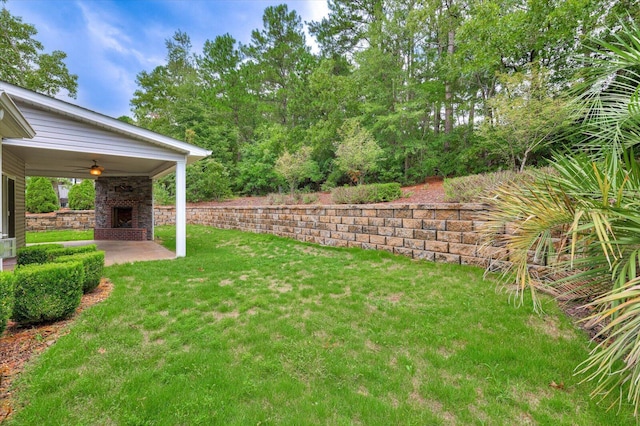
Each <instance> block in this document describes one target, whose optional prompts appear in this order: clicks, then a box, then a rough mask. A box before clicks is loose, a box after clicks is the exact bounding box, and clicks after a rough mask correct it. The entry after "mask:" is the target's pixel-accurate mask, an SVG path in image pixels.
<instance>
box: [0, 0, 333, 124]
mask: <svg viewBox="0 0 640 426" xmlns="http://www.w3.org/2000/svg"><path fill="white" fill-rule="evenodd" d="M281 3H286V4H287V5H288V6H289V10H295V11H296V12H297V13H298V15H299V16H300V17H301V19H302V21H303V22H309V21H319V20H321V19H322V17H324V16H326V14H327V13H328V7H327V1H326V0H280V1H270V0H8V1H7V2H6V3H5V4H4V7H6V8H7V9H8V10H9V12H10V13H11V14H12V15H13V16H17V17H21V18H22V21H23V22H24V23H28V24H32V25H34V26H35V27H36V30H37V31H38V34H37V35H36V36H35V39H36V40H38V41H40V42H41V43H42V44H43V45H44V52H46V53H50V52H52V51H53V50H61V51H63V52H65V53H66V54H67V58H66V60H65V63H66V65H67V68H68V69H69V72H71V73H72V74H76V75H77V76H78V94H77V97H76V99H70V98H68V97H67V96H66V91H63V92H65V93H61V94H60V95H59V96H58V97H59V98H60V99H63V100H65V101H68V102H71V103H73V104H76V105H79V106H82V107H84V108H88V109H90V110H93V111H96V112H99V113H101V114H105V115H108V116H111V117H115V118H117V117H120V116H122V115H128V116H132V113H131V106H130V105H129V102H130V101H131V99H132V97H133V92H134V91H135V90H136V88H137V86H136V75H137V74H138V73H139V72H141V71H151V70H153V69H154V68H155V67H156V66H158V65H163V64H165V59H166V47H165V40H166V39H169V38H171V37H172V36H173V34H174V33H175V32H176V31H178V30H181V31H183V32H186V33H187V34H188V35H189V37H190V38H191V43H192V45H193V51H194V52H195V53H201V52H202V46H203V45H204V42H205V41H206V40H213V39H214V38H215V37H216V36H218V35H222V34H225V33H229V34H231V35H232V36H233V37H234V38H235V39H236V40H238V41H239V42H242V43H245V44H248V43H249V42H250V39H251V31H252V30H254V29H262V28H263V24H262V15H263V12H264V9H265V8H266V7H268V6H275V5H278V4H281ZM0 6H1V4H0ZM305 29H306V25H305ZM307 44H308V45H309V46H311V47H312V50H314V49H316V46H315V42H314V40H313V38H312V37H311V36H310V35H308V33H307Z"/></svg>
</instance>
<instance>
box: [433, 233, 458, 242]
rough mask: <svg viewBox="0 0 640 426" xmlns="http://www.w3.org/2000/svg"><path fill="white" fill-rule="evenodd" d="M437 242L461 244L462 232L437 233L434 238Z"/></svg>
mask: <svg viewBox="0 0 640 426" xmlns="http://www.w3.org/2000/svg"><path fill="white" fill-rule="evenodd" d="M436 239H437V240H438V241H448V242H451V243H460V242H462V232H449V231H438V234H437V236H436Z"/></svg>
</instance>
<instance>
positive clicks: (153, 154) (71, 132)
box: [7, 103, 184, 161]
mask: <svg viewBox="0 0 640 426" xmlns="http://www.w3.org/2000/svg"><path fill="white" fill-rule="evenodd" d="M18 106H19V108H20V111H22V113H23V115H24V116H25V118H26V119H27V120H28V121H29V123H30V124H31V126H32V127H33V128H34V129H35V130H36V136H35V137H34V138H33V139H30V140H29V145H30V146H32V147H33V148H45V149H55V150H60V151H73V152H93V153H104V154H108V155H120V156H126V157H140V158H153V159H158V160H168V161H176V160H179V159H183V158H184V154H183V155H181V154H178V153H176V152H175V151H171V150H168V149H166V148H163V147H160V146H154V145H151V144H150V143H149V142H144V141H139V140H136V139H132V138H130V137H127V136H125V135H120V134H118V133H114V132H113V131H107V130H102V129H99V128H96V127H95V126H92V125H89V124H86V123H83V122H81V121H77V120H72V119H71V118H67V117H65V116H62V115H59V114H54V113H52V112H49V111H46V110H42V109H37V108H34V107H33V106H30V105H27V104H23V103H20V104H19V105H18ZM7 145H11V140H7Z"/></svg>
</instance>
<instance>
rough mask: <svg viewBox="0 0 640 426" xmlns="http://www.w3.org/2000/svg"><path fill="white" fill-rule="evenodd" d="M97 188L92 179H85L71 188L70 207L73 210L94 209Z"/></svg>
mask: <svg viewBox="0 0 640 426" xmlns="http://www.w3.org/2000/svg"><path fill="white" fill-rule="evenodd" d="M95 201H96V188H95V187H94V186H93V181H92V180H91V179H85V180H83V181H82V182H80V183H79V184H77V185H73V186H72V187H71V189H70V190H69V208H70V209H71V210H92V209H93V208H94V207H95Z"/></svg>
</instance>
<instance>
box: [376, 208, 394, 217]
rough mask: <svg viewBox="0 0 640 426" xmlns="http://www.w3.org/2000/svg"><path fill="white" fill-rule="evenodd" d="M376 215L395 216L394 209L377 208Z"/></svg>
mask: <svg viewBox="0 0 640 426" xmlns="http://www.w3.org/2000/svg"><path fill="white" fill-rule="evenodd" d="M376 216H377V217H384V218H389V217H393V209H377V210H376Z"/></svg>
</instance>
